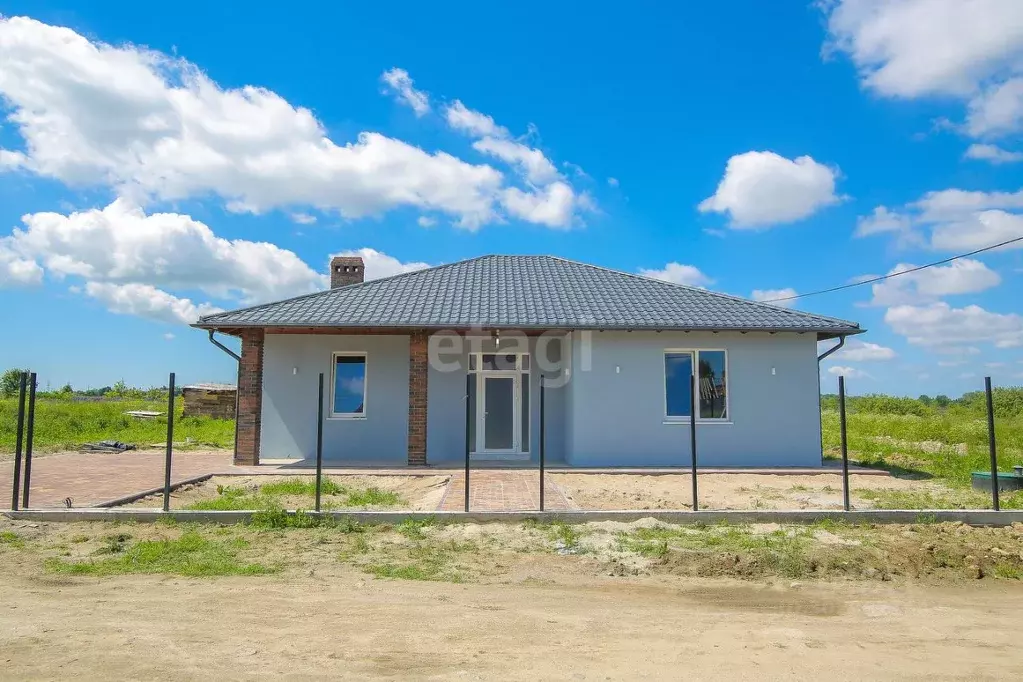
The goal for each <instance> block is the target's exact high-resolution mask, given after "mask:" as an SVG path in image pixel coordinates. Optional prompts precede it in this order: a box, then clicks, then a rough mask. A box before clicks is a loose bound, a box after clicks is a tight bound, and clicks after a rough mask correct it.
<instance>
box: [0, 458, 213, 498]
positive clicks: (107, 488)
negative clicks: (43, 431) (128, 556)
mask: <svg viewBox="0 0 1023 682" xmlns="http://www.w3.org/2000/svg"><path fill="white" fill-rule="evenodd" d="M164 454H165V453H164V451H162V450H129V451H128V452H112V453H108V452H94V453H87V454H83V453H66V454H58V455H48V456H42V457H33V458H32V490H31V495H30V498H29V505H30V506H31V507H32V508H33V509H46V508H52V507H64V498H66V497H70V498H71V499H72V503H73V505H74V506H75V507H90V506H93V505H96V504H99V503H100V502H106V501H108V500H114V499H117V498H119V497H123V496H125V495H131V494H132V493H137V492H142V491H143V490H149V489H151V488H157V487H160V486H162V485H163V463H164ZM230 468H231V453H230V452H228V451H205V452H175V453H174V461H173V465H172V467H171V482H172V483H176V482H178V481H183V480H186V479H189V478H194V477H195V476H202V475H204V474H208V473H213V472H216V471H224V470H228V469H230ZM13 483H14V460H13V459H10V460H6V461H4V462H0V509H10V508H11V492H12V485H13ZM19 497H20V496H19ZM19 504H20V501H19Z"/></svg>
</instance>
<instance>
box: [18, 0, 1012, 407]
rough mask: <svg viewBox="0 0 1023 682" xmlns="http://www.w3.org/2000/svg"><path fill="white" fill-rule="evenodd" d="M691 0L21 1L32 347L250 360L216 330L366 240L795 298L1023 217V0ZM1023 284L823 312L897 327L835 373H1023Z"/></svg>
mask: <svg viewBox="0 0 1023 682" xmlns="http://www.w3.org/2000/svg"><path fill="white" fill-rule="evenodd" d="M334 4H336V5H340V4H341V3H334ZM346 4H347V3H346ZM677 4H678V5H680V6H679V7H674V6H672V7H668V6H661V7H654V6H652V5H651V6H644V7H639V6H627V7H626V6H623V5H621V4H620V3H599V2H594V3H587V4H586V7H585V10H583V9H582V6H581V5H569V4H568V3H531V2H521V3H517V4H516V5H515V8H514V11H509V10H508V9H506V8H504V7H500V6H498V5H496V4H495V5H493V6H491V5H489V4H488V3H459V2H451V3H444V4H443V6H442V7H440V6H432V5H431V6H427V5H423V4H421V3H406V4H399V5H388V4H380V3H377V4H376V5H373V6H368V5H366V4H365V3H359V4H358V5H356V4H354V3H353V4H352V6H346V7H330V6H323V5H324V4H322V3H316V5H317V6H315V7H311V6H305V5H304V4H303V3H291V4H289V5H287V7H286V11H282V9H281V6H280V4H279V3H261V2H246V3H244V4H242V3H227V2H224V3H197V2H189V1H187V0H186V1H181V2H176V3H172V4H169V5H166V4H163V5H161V4H159V3H157V4H155V5H154V4H153V3H136V2H132V3H129V2H113V1H105V0H92V1H91V2H88V3H84V2H81V3H75V2H67V1H65V2H49V1H47V0H34V1H33V2H4V3H2V4H0V15H2V16H3V19H0V63H2V64H3V65H4V66H3V68H2V69H0V109H2V113H3V116H4V120H3V121H2V122H0V309H2V310H3V312H4V319H5V320H6V321H7V324H6V325H5V329H4V333H3V334H2V335H0V365H2V366H4V367H9V366H26V367H28V366H30V367H32V368H34V369H36V370H37V371H38V372H39V374H40V377H41V381H42V382H43V384H44V385H45V384H47V383H49V384H51V385H54V386H56V385H60V384H63V383H64V382H67V381H70V382H71V383H72V384H74V385H75V386H97V385H105V384H111V383H113V382H114V381H116V380H118V379H122V378H123V379H124V380H125V381H127V382H129V383H132V384H141V385H149V384H162V383H164V381H165V378H166V374H167V372H168V371H171V370H174V371H176V372H177V373H178V377H179V382H181V381H198V380H232V379H233V372H234V367H233V363H232V362H231V361H230V360H229V359H228V358H227V357H226V356H224V355H223V354H222V353H221V352H220V351H218V350H217V349H215V348H213V347H212V346H210V345H209V343H208V341H207V340H206V337H205V334H204V333H203V332H200V331H197V330H192V329H190V328H189V327H187V325H186V324H185V322H186V321H187V320H190V319H192V318H193V317H194V316H195V315H196V314H198V313H201V312H203V311H207V310H213V309H216V308H221V309H230V308H234V307H240V306H241V305H244V304H247V303H250V302H256V301H263V300H272V299H276V298H283V297H285V296H289V295H294V294H300V293H305V292H307V291H312V290H315V289H317V288H320V287H323V286H324V283H323V280H322V275H323V274H324V273H325V270H326V264H327V260H328V257H329V255H330V254H333V253H339V252H347V251H353V252H354V251H360V250H365V249H371V250H372V251H361V253H363V255H364V256H365V257H366V259H367V270H368V274H369V276H382V275H385V274H392V273H394V272H398V271H401V270H402V269H409V268H415V267H421V266H423V265H424V264H430V265H434V264H439V263H444V262H451V261H455V260H459V259H462V258H467V257H472V256H476V255H480V254H485V253H543V254H555V255H559V256H563V257H567V258H571V259H575V260H580V261H586V262H591V263H595V264H599V265H603V266H607V267H611V268H615V269H619V270H624V271H629V272H642V273H644V274H649V275H652V276H659V277H663V278H667V279H671V280H673V281H678V282H681V283H686V284H694V285H698V286H706V287H708V288H711V289H715V290H720V291H725V292H728V293H732V294H736V295H741V296H745V297H753V296H758V295H759V296H760V297H762V298H771V297H777V296H779V295H780V294H778V293H771V292H777V291H780V290H791V291H793V292H800V293H802V292H809V291H813V290H817V289H821V288H826V287H830V286H835V285H839V284H843V283H845V282H848V281H851V280H854V279H855V278H857V277H863V276H865V275H877V274H885V273H887V272H890V271H892V270H893V269H895V268H898V267H899V266H902V267H905V266H908V265H920V264H923V263H927V262H930V261H934V260H938V259H940V258H945V257H948V256H950V255H954V254H957V253H963V252H966V251H970V250H973V249H974V248H978V247H981V246H986V245H988V244H993V243H996V242H999V241H1002V240H1005V239H1008V238H1011V237H1015V236H1020V235H1023V140H1021V131H1023V4H1021V3H1019V2H1017V0H976V1H975V2H966V1H965V0H963V1H962V2H956V1H955V0H836V1H831V0H829V1H827V2H821V3H812V4H811V3H808V2H807V3H804V2H786V3H770V4H768V3H763V2H756V1H753V0H749V1H747V2H733V3H700V6H698V7H697V6H685V5H688V3H685V4H683V3H677ZM211 5H214V6H213V7H211ZM552 5H553V6H552ZM950 44H955V45H956V46H957V49H955V50H950V49H948V48H947V47H945V46H948V45H950ZM1021 284H1023V251H1021V250H1018V249H1003V250H999V251H996V252H989V253H985V254H982V255H980V256H977V257H975V258H971V259H968V260H965V261H960V262H958V263H957V264H956V265H955V266H953V267H948V268H934V269H931V270H928V271H925V272H924V273H921V274H920V275H919V276H906V277H902V278H895V279H893V280H890V281H889V282H887V283H885V284H884V285H883V286H880V287H877V288H875V289H872V287H870V286H865V287H858V288H855V289H852V290H848V291H843V292H839V293H834V294H827V295H822V296H814V297H810V298H807V299H804V300H800V301H798V302H797V307H798V308H800V309H804V310H808V311H812V312H817V313H822V314H827V315H832V316H835V317H842V318H846V319H851V320H855V321H858V322H859V323H860V324H861V325H862V326H864V327H866V328H868V329H869V330H870V331H869V333H868V334H865V335H863V336H861V337H859V339H857V340H856V341H855V342H850V344H849V345H850V350H849V351H848V352H843V353H839V354H836V355H834V356H832V358H829V360H828V361H827V362H826V363H825V365H824V369H825V371H824V373H823V377H824V378H823V381H822V384H823V386H824V388H825V390H830V389H832V388H833V384H834V383H835V376H834V374H833V373H832V372H844V373H846V374H847V376H849V377H850V378H849V384H850V388H851V389H853V390H854V391H855V392H858V393H866V392H888V393H897V394H912V395H916V394H920V393H930V394H935V393H947V394H950V395H956V394H959V393H961V392H963V391H965V390H972V389H976V388H978V387H979V386H980V385H981V381H982V379H981V377H983V376H984V375H985V374H990V375H992V376H993V377H994V378H995V382H996V383H999V384H1003V385H1005V384H1016V385H1018V384H1021V383H1023V315H1021V312H1023V311H1021V309H1020V308H1021V307H1020V303H1019V292H1020V291H1023V287H1021ZM754 292H759V293H757V294H755V293H754ZM781 295H784V294H781Z"/></svg>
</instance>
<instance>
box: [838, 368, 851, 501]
mask: <svg viewBox="0 0 1023 682" xmlns="http://www.w3.org/2000/svg"><path fill="white" fill-rule="evenodd" d="M838 430H839V433H840V434H841V439H842V508H843V509H845V510H846V511H849V444H848V442H847V441H846V429H845V376H840V377H838Z"/></svg>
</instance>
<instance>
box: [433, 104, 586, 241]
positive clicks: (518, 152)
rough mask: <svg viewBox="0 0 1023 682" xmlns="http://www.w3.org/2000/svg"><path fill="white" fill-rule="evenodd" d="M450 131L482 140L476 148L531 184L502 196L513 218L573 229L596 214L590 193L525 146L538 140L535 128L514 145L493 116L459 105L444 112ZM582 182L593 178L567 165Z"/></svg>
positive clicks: (540, 152)
mask: <svg viewBox="0 0 1023 682" xmlns="http://www.w3.org/2000/svg"><path fill="white" fill-rule="evenodd" d="M444 111H445V119H446V121H447V123H448V125H449V126H450V127H451V128H452V129H454V130H458V131H460V132H462V133H465V134H467V135H470V136H471V137H475V138H477V139H476V141H475V142H473V145H472V146H473V148H474V149H475V150H476V151H478V152H480V153H481V154H486V155H488V156H491V157H493V158H496V159H498V160H500V161H502V162H504V163H506V164H508V165H510V166H511V167H512V168H514V169H515V171H516V173H517V174H518V176H519V177H520V178H522V180H523V181H524V182H525V184H526V188H525V189H520V188H519V187H508V188H506V189H504V190H502V191H501V193H500V198H499V201H500V204H501V206H502V208H504V210H505V211H506V212H507V214H508V215H510V216H512V217H514V218H520V219H522V220H525V221H527V222H531V223H536V224H539V225H546V226H547V227H552V228H570V227H572V226H573V224H575V223H576V222H578V221H577V220H576V218H577V216H578V215H579V213H581V212H584V211H589V210H592V209H593V200H592V199H591V198H590V196H589V195H588V194H587V193H586V192H578V191H577V190H576V189H575V187H573V186H572V184H571V183H570V182H569V181H568V179H567V178H566V177H565V176H564V175H563V174H562V173H561V172H559V171H558V169H557V166H555V165H554V163H553V162H552V161H551V160H550V159H549V158H547V155H546V154H544V152H543V151H541V150H540V149H537V148H536V147H533V146H531V145H529V144H526V143H525V142H524V141H523V140H524V139H528V138H530V137H534V136H535V135H536V128H535V126H532V125H530V128H529V134H527V135H526V136H525V137H524V138H519V139H515V138H513V137H512V135H511V132H509V130H508V129H507V128H505V127H504V126H501V125H498V124H497V123H495V122H494V119H493V117H492V116H489V115H488V114H484V113H482V112H479V111H476V110H475V109H470V108H468V107H467V106H465V104H463V103H462V102H461V101H460V100H455V101H454V102H453V103H451V104H450V105H448V106H447V107H446V108H445V110H444ZM564 165H565V166H566V167H570V168H573V169H574V171H575V174H576V175H577V176H578V177H583V178H585V177H588V176H587V175H586V173H585V171H583V170H582V168H579V167H578V166H576V165H575V164H572V163H568V162H565V163H564Z"/></svg>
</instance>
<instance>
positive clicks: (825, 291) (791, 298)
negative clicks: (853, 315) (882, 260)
mask: <svg viewBox="0 0 1023 682" xmlns="http://www.w3.org/2000/svg"><path fill="white" fill-rule="evenodd" d="M1019 241H1023V235H1020V236H1019V237H1015V238H1014V239H1007V240H1005V241H1004V242H999V243H998V244H992V245H991V246H985V247H984V248H983V249H977V250H976V251H970V252H969V253H961V254H959V255H958V256H952V257H951V258H945V259H944V260H938V261H934V262H933V263H928V264H927V265H920V266H918V267H915V268H909V269H908V270H899V271H898V272H893V273H891V274H889V275H881V276H880V277H871V278H870V279H865V280H863V281H862V282H852V283H850V284H843V285H842V286H837V287H831V288H830V289H821V290H820V291H811V292H809V293H806V294H796V295H795V296H786V297H784V298H772V299H771V300H769V301H762V302H763V303H780V302H782V301H794V300H795V299H797V298H806V297H807V296H817V295H818V294H830V293H831V292H832V291H841V290H843V289H852V288H853V287H861V286H863V285H864V284H873V283H874V282H880V281H882V280H885V279H891V278H892V277H898V276H899V275H908V274H909V273H911V272H919V271H921V270H926V269H927V268H933V267H934V266H935V265H944V264H945V263H951V262H952V261H954V260H959V259H960V258H966V257H968V256H975V255H977V254H978V253H984V252H985V251H991V250H992V249H997V248H1000V247H1002V246H1005V245H1007V244H1013V243H1015V242H1019Z"/></svg>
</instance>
